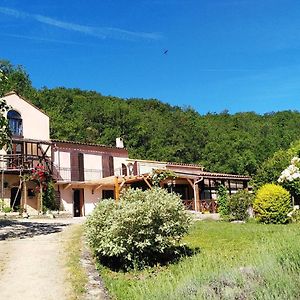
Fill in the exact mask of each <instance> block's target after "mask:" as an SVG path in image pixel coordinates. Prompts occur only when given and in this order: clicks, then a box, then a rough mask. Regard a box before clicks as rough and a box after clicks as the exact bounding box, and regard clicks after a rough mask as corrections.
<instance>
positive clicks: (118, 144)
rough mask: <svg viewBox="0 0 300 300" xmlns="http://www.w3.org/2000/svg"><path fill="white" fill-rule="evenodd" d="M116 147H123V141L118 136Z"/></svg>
mask: <svg viewBox="0 0 300 300" xmlns="http://www.w3.org/2000/svg"><path fill="white" fill-rule="evenodd" d="M116 147H117V148H124V142H123V139H122V138H120V137H118V138H116Z"/></svg>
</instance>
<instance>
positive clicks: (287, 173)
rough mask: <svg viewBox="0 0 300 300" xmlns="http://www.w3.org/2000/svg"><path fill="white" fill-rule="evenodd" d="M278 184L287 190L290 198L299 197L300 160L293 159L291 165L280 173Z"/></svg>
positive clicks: (297, 158)
mask: <svg viewBox="0 0 300 300" xmlns="http://www.w3.org/2000/svg"><path fill="white" fill-rule="evenodd" d="M278 183H280V184H281V185H282V186H283V187H284V188H285V189H287V190H288V191H289V192H290V193H291V195H292V196H294V197H296V198H299V197H300V158H299V157H297V156H296V157H293V158H292V160H291V164H290V165H289V166H288V167H287V168H286V169H285V170H283V171H282V173H281V175H280V177H279V178H278Z"/></svg>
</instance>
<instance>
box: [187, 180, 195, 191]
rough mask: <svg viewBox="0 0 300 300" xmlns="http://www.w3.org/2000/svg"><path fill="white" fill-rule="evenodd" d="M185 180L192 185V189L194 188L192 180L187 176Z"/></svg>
mask: <svg viewBox="0 0 300 300" xmlns="http://www.w3.org/2000/svg"><path fill="white" fill-rule="evenodd" d="M186 180H187V182H188V183H189V184H190V185H191V187H192V189H193V188H194V183H193V182H192V180H191V179H189V178H187V179H186Z"/></svg>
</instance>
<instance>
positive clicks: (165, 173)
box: [150, 169, 177, 186]
mask: <svg viewBox="0 0 300 300" xmlns="http://www.w3.org/2000/svg"><path fill="white" fill-rule="evenodd" d="M176 177H177V176H176V174H175V173H174V172H173V171H170V170H159V169H156V170H155V169H153V170H152V173H151V174H150V179H151V181H152V184H153V185H154V186H159V184H160V182H161V181H163V180H165V179H167V178H172V179H176Z"/></svg>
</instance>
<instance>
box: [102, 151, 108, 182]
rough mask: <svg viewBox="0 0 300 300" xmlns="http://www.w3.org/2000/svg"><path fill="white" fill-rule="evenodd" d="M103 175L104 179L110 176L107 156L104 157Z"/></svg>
mask: <svg viewBox="0 0 300 300" xmlns="http://www.w3.org/2000/svg"><path fill="white" fill-rule="evenodd" d="M102 174H103V177H108V176H109V175H110V174H109V158H108V156H107V155H103V156H102Z"/></svg>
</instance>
